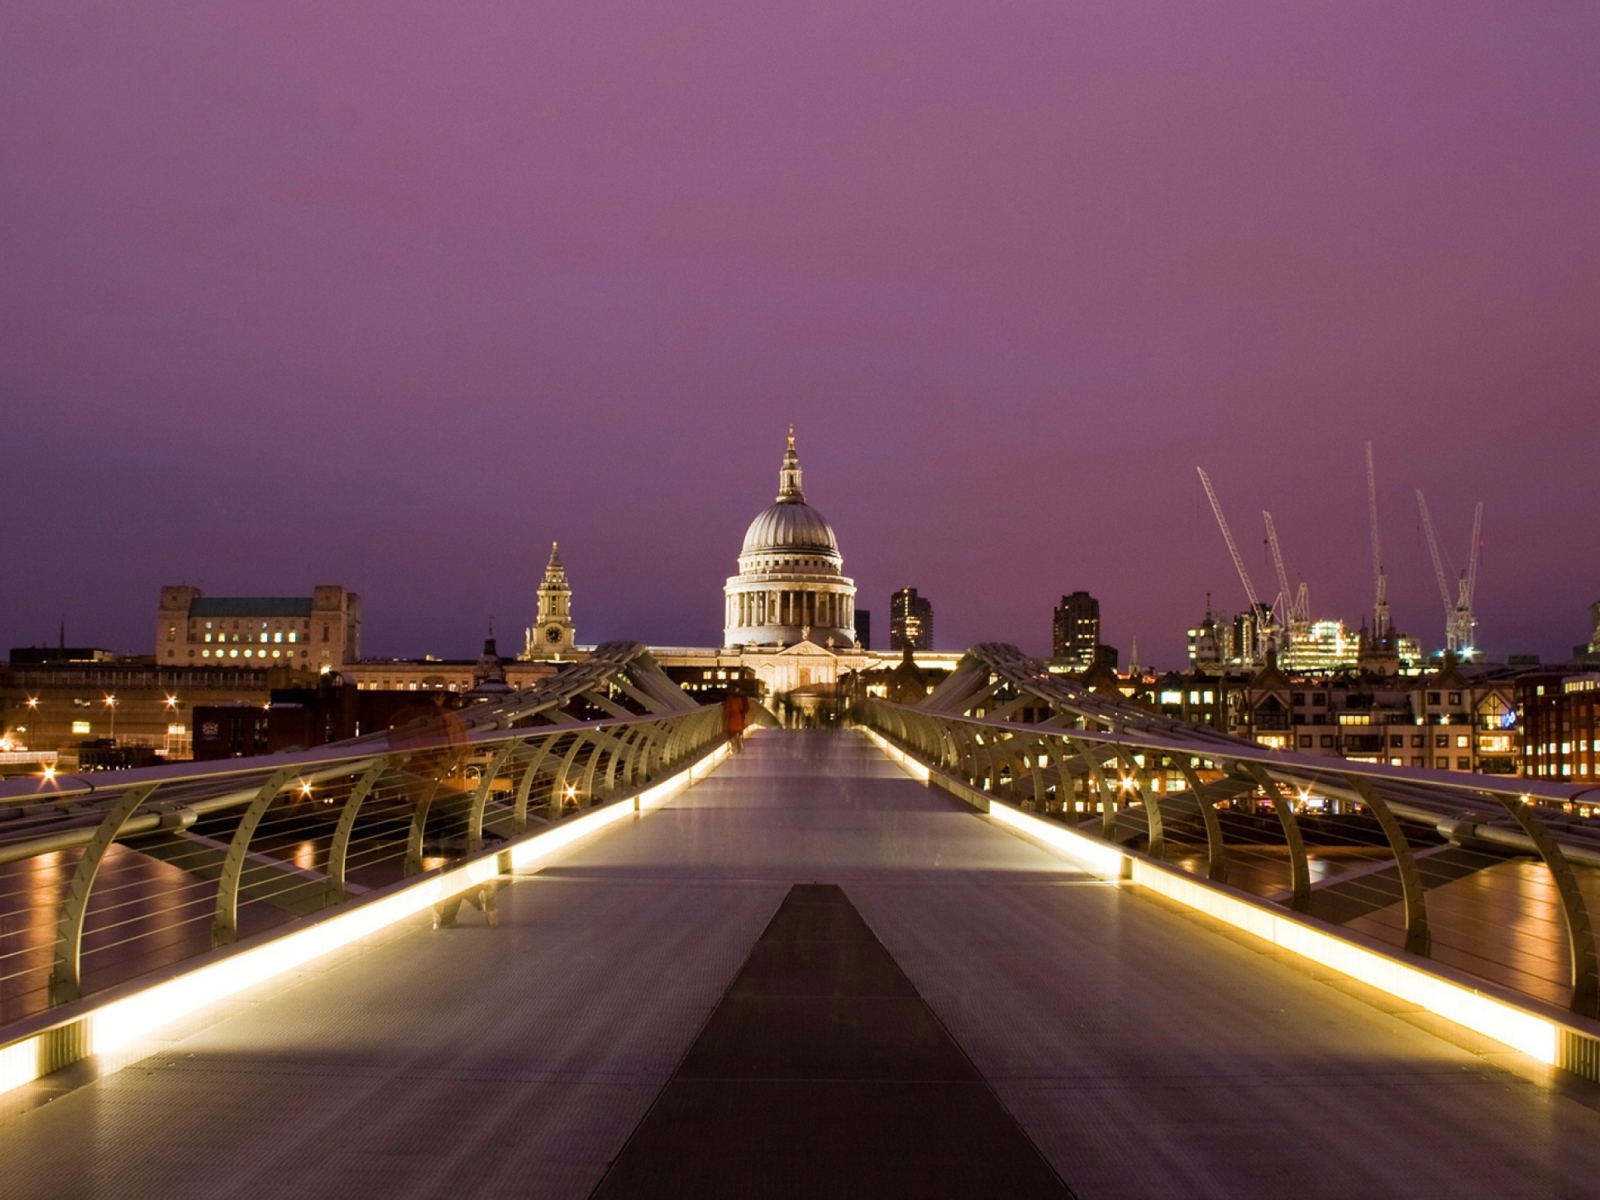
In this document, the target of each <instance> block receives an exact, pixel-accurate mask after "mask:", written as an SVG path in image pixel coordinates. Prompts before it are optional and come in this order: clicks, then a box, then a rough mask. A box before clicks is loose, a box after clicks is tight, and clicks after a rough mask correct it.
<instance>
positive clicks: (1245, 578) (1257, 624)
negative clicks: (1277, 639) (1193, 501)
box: [1195, 467, 1269, 661]
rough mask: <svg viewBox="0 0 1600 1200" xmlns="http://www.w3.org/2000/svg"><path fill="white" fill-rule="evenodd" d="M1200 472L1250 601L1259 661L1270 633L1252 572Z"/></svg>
mask: <svg viewBox="0 0 1600 1200" xmlns="http://www.w3.org/2000/svg"><path fill="white" fill-rule="evenodd" d="M1195 470H1197V471H1199V472H1200V483H1201V486H1203V487H1204V488H1205V489H1206V499H1207V500H1209V501H1211V511H1212V512H1213V513H1214V514H1216V518H1217V528H1218V529H1220V530H1222V540H1223V541H1225V542H1227V543H1228V553H1229V554H1230V555H1232V556H1233V569H1234V570H1235V571H1237V572H1239V582H1240V583H1242V584H1244V594H1245V597H1246V598H1247V599H1248V600H1249V601H1250V622H1251V625H1252V626H1253V627H1254V629H1255V645H1254V646H1252V647H1250V649H1249V654H1250V655H1251V661H1259V660H1260V659H1261V658H1263V657H1264V656H1265V652H1266V644H1267V638H1268V634H1269V631H1268V630H1267V629H1266V628H1264V627H1263V624H1264V623H1263V622H1262V620H1261V601H1259V600H1257V599H1256V588H1255V584H1253V583H1251V582H1250V572H1249V571H1247V570H1246V569H1245V565H1244V557H1243V556H1242V555H1241V554H1240V553H1239V545H1238V543H1237V542H1235V541H1234V540H1233V531H1232V530H1231V529H1229V528H1228V518H1227V517H1225V516H1223V515H1222V504H1221V502H1220V501H1219V500H1218V499H1217V490H1216V489H1215V488H1214V487H1212V486H1211V476H1209V475H1207V474H1206V472H1205V468H1204V467H1196V468H1195Z"/></svg>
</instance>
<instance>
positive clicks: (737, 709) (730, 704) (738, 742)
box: [722, 688, 750, 754]
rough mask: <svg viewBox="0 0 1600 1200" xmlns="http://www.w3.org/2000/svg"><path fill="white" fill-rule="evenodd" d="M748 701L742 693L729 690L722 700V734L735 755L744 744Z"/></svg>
mask: <svg viewBox="0 0 1600 1200" xmlns="http://www.w3.org/2000/svg"><path fill="white" fill-rule="evenodd" d="M749 704H750V701H749V699H748V698H746V697H745V696H744V695H743V693H741V692H738V691H735V690H733V689H732V688H730V689H729V690H728V694H727V695H726V696H724V697H723V699H722V732H723V733H725V734H726V735H727V737H728V746H729V748H730V749H731V750H733V752H734V753H735V754H737V753H738V752H739V750H740V748H741V746H742V745H743V744H744V723H745V716H746V713H747V712H748V709H749Z"/></svg>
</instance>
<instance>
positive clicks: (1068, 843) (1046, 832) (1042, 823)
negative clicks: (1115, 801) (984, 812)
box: [989, 800, 1125, 879]
mask: <svg viewBox="0 0 1600 1200" xmlns="http://www.w3.org/2000/svg"><path fill="white" fill-rule="evenodd" d="M989 815H990V816H991V817H994V818H995V819H996V820H998V821H1000V822H1001V823H1002V824H1004V825H1009V826H1011V827H1012V828H1013V829H1018V830H1021V831H1022V832H1023V833H1026V834H1027V835H1028V836H1029V837H1035V838H1038V839H1039V840H1040V841H1041V842H1048V843H1050V845H1052V846H1054V847H1055V848H1056V849H1057V850H1059V851H1061V853H1062V854H1064V855H1065V856H1066V857H1067V858H1070V859H1071V860H1072V861H1073V862H1075V863H1077V864H1078V865H1079V866H1080V867H1082V868H1083V869H1084V870H1085V871H1088V872H1089V873H1090V874H1091V875H1098V876H1100V878H1102V879H1117V878H1119V877H1120V876H1121V875H1122V864H1123V861H1124V858H1125V855H1124V854H1123V853H1122V851H1120V850H1118V849H1117V848H1116V847H1115V846H1112V845H1108V844H1107V843H1105V842H1102V841H1099V840H1098V839H1096V838H1090V837H1084V835H1083V834H1081V833H1075V832H1073V831H1072V830H1071V829H1069V828H1067V827H1066V826H1065V825H1061V824H1058V823H1056V822H1055V821H1046V820H1044V819H1043V818H1041V817H1036V816H1033V815H1032V814H1031V813H1025V812H1023V811H1022V810H1021V809H1019V808H1012V807H1011V805H1009V804H1006V803H1005V802H1004V801H1001V800H990V801H989Z"/></svg>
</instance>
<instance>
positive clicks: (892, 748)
mask: <svg viewBox="0 0 1600 1200" xmlns="http://www.w3.org/2000/svg"><path fill="white" fill-rule="evenodd" d="M856 728H858V729H859V730H861V732H862V733H864V734H866V735H867V738H868V740H870V741H871V742H872V744H873V745H874V746H876V747H877V748H878V749H879V750H882V751H883V752H884V753H885V754H887V755H888V756H889V757H890V758H892V759H893V760H894V761H895V763H896V764H897V765H898V766H899V767H900V769H901V770H902V771H904V772H905V773H906V774H907V775H909V776H911V778H913V779H915V780H916V781H917V782H918V783H928V782H930V781H931V780H932V779H933V772H932V771H930V770H928V768H927V766H926V765H924V764H923V763H922V762H920V761H919V760H917V759H915V758H912V757H911V755H909V754H907V753H906V752H905V751H904V750H902V749H900V747H899V746H896V745H895V744H894V743H893V742H891V741H890V740H889V739H888V738H886V737H884V736H883V734H881V733H879V732H878V731H877V730H876V729H872V728H870V727H869V726H866V725H858V726H856Z"/></svg>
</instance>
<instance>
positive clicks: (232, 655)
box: [228, 650, 239, 658]
mask: <svg viewBox="0 0 1600 1200" xmlns="http://www.w3.org/2000/svg"><path fill="white" fill-rule="evenodd" d="M228 657H229V658H238V657H239V652H238V651H237V650H229V651H228Z"/></svg>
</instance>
